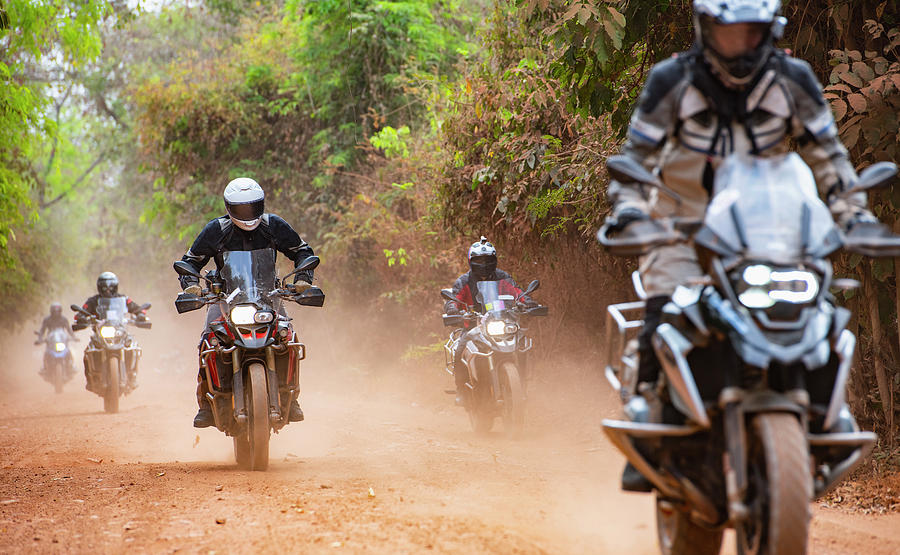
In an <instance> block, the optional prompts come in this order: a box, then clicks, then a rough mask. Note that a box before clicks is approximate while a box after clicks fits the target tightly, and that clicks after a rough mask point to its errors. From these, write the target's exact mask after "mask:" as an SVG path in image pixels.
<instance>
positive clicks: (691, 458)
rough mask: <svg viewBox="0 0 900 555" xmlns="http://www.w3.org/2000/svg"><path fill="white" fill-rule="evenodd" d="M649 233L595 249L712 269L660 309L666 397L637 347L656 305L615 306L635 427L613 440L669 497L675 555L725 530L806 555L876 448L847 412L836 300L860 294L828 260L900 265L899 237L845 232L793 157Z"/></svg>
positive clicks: (879, 168)
mask: <svg viewBox="0 0 900 555" xmlns="http://www.w3.org/2000/svg"><path fill="white" fill-rule="evenodd" d="M607 166H608V169H609V172H610V175H611V176H612V177H613V178H615V179H618V180H620V181H623V182H638V183H642V184H646V185H648V186H651V187H654V186H655V187H659V188H660V189H661V192H662V193H663V194H666V193H667V191H665V190H663V189H662V188H663V186H662V184H661V183H660V182H659V180H658V179H657V177H656V176H655V175H653V174H651V173H650V172H648V171H646V170H645V169H644V168H643V167H642V166H640V165H639V164H638V163H636V162H634V161H633V160H631V159H629V158H626V157H622V156H615V157H611V158H610V159H609V160H608V162H607ZM896 172H897V168H896V166H894V165H893V164H890V163H879V164H876V165H874V166H872V167H870V168H868V169H867V170H865V171H863V172H862V173H861V175H860V180H859V183H858V184H857V185H856V186H855V187H854V188H853V189H852V190H850V191H848V192H846V193H844V194H847V195H849V194H852V193H854V192H857V191H862V190H866V189H870V188H873V187H877V186H883V185H886V184H889V183H890V182H891V181H893V179H894V177H895V175H896ZM669 193H670V192H669ZM671 194H673V193H671ZM629 227H631V226H629ZM636 229H637V231H635V232H632V233H629V232H628V228H626V231H625V232H623V233H621V234H618V235H612V234H611V226H610V224H608V223H607V224H606V225H604V226H603V227H602V228H601V229H600V231H599V232H598V239H599V240H600V242H601V243H602V244H603V245H604V246H606V247H607V248H609V250H610V251H611V252H612V253H613V254H617V255H622V256H633V255H639V254H645V253H647V252H649V251H650V250H651V249H653V248H654V247H657V246H659V245H667V244H675V243H678V242H689V243H692V244H693V245H694V246H695V248H696V250H697V252H698V258H699V260H700V261H701V263H702V264H703V265H704V268H705V270H706V271H707V272H708V275H707V276H705V277H704V278H702V279H699V280H696V282H695V283H688V284H684V285H683V286H680V287H679V288H678V289H677V290H676V291H675V293H674V294H673V295H672V299H671V302H669V303H668V304H667V305H666V306H665V307H664V308H663V316H662V323H661V324H660V325H659V326H658V327H657V328H656V331H655V333H654V336H653V338H652V344H653V348H654V351H655V353H656V355H657V357H658V359H659V361H660V363H661V366H662V373H661V375H660V377H659V379H658V380H657V382H656V383H655V384H654V385H651V384H646V383H645V384H640V388H639V384H638V379H637V368H638V357H637V348H636V341H634V340H633V339H632V337H633V336H634V334H635V332H637V331H638V330H640V327H641V323H642V322H641V320H640V317H641V313H642V311H643V302H642V301H637V302H631V303H621V304H616V305H611V306H609V307H608V321H607V333H608V334H609V335H608V338H607V356H608V357H609V358H608V363H607V365H606V376H607V379H608V381H609V382H610V384H611V385H612V387H613V388H614V389H615V390H616V391H617V392H618V393H619V395H620V398H621V401H622V403H623V405H624V409H625V414H626V416H627V417H628V419H627V420H604V421H603V429H604V431H605V432H606V434H607V435H608V436H609V438H610V440H611V441H612V443H613V444H614V445H615V446H616V447H617V448H618V449H619V450H620V451H621V452H622V453H623V454H624V455H625V457H626V458H627V459H628V461H629V462H630V463H631V464H632V465H633V466H634V467H635V468H636V469H637V470H638V471H639V472H640V473H641V474H642V475H643V476H644V477H645V478H647V479H648V480H649V481H650V482H651V483H652V485H653V489H655V490H656V520H657V533H658V537H659V545H660V548H661V550H662V552H663V553H676V554H687V553H691V554H703V553H718V552H719V549H720V546H721V543H722V533H723V530H724V529H725V528H734V529H735V532H736V539H737V551H738V552H739V553H742V554H745V553H746V554H749V553H768V554H797V553H804V552H805V551H806V548H807V536H808V529H809V521H810V511H809V503H810V502H811V501H812V500H813V499H814V498H816V497H818V496H821V495H822V494H824V493H825V492H827V491H828V490H829V489H830V488H832V487H833V486H834V485H835V484H836V483H837V482H838V481H839V480H840V479H841V478H842V477H843V476H845V475H846V474H847V473H848V472H849V471H850V470H852V469H853V468H854V467H855V466H856V465H857V464H858V463H859V462H860V461H861V460H862V459H863V458H864V457H865V456H866V454H867V453H868V452H869V450H870V449H871V448H872V446H873V444H874V442H875V440H876V436H875V434H873V433H871V432H862V431H860V430H859V428H858V427H857V426H856V422H855V420H854V419H853V417H852V416H851V414H850V412H849V409H848V408H847V404H846V402H845V386H846V383H847V379H848V377H849V375H850V369H851V364H852V361H853V355H854V350H855V346H856V338H855V336H854V335H853V333H851V332H850V330H848V329H847V324H848V322H849V321H850V317H851V313H850V311H849V310H847V309H845V308H842V307H840V306H838V305H837V303H836V300H835V298H834V296H833V295H832V293H830V291H829V290H830V289H847V288H850V287H854V286H857V285H858V283H856V282H853V281H852V280H846V279H843V280H842V279H835V278H834V276H833V273H832V266H831V263H830V262H829V261H828V260H827V258H826V257H827V256H828V255H830V254H832V253H834V252H836V251H837V250H839V249H841V248H843V249H846V250H849V251H853V252H857V253H861V254H863V255H867V256H896V255H898V254H900V240H898V237H896V236H893V235H891V234H890V233H888V232H886V230H885V228H883V227H881V226H880V225H878V224H858V225H857V226H856V227H854V228H853V230H852V231H851V232H849V233H847V234H845V233H843V232H842V231H841V230H840V229H839V228H838V226H837V225H836V224H835V222H834V220H833V219H832V216H831V213H830V211H829V209H828V207H827V206H826V205H825V204H824V203H823V202H822V201H821V200H820V199H819V197H818V195H817V192H816V187H815V182H814V179H813V175H812V172H811V171H810V170H809V168H808V167H807V166H806V165H805V164H804V163H803V161H802V160H801V159H800V157H799V156H798V155H796V154H793V153H792V154H789V155H787V156H784V157H777V158H765V159H762V158H753V157H746V156H743V157H742V156H734V157H731V158H728V159H726V160H725V161H724V162H723V164H722V166H721V167H720V168H719V170H718V171H717V173H716V179H715V183H714V191H713V197H712V200H711V202H710V204H709V206H708V208H707V211H706V214H705V216H704V217H703V219H702V221H685V220H681V221H679V220H666V221H662V222H659V221H645V222H639V225H638V226H636ZM635 284H636V289H637V290H638V295H639V297H642V296H643V295H642V288H641V287H640V280H639V279H635Z"/></svg>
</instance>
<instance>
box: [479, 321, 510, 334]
mask: <svg viewBox="0 0 900 555" xmlns="http://www.w3.org/2000/svg"><path fill="white" fill-rule="evenodd" d="M484 329H485V331H487V334H488V335H506V322H504V321H503V320H491V321H490V322H488V323H487V324H485V326H484Z"/></svg>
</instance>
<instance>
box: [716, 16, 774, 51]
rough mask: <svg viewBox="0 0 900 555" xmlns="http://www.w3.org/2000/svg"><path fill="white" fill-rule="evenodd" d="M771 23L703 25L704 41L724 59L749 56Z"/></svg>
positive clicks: (759, 43)
mask: <svg viewBox="0 0 900 555" xmlns="http://www.w3.org/2000/svg"><path fill="white" fill-rule="evenodd" d="M770 27H771V23H728V24H723V23H717V22H715V21H707V22H705V25H704V31H705V33H704V34H705V35H706V36H705V37H704V39H705V42H706V43H707V45H708V46H709V47H710V48H712V49H713V50H715V51H716V53H717V54H718V55H719V56H721V57H722V58H724V59H726V60H734V59H737V58H741V57H744V56H751V55H753V54H755V53H756V52H757V49H758V48H759V46H760V45H761V44H762V43H763V41H764V40H765V39H766V35H767V34H768V33H769V28H770Z"/></svg>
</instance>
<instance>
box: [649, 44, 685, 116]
mask: <svg viewBox="0 0 900 555" xmlns="http://www.w3.org/2000/svg"><path fill="white" fill-rule="evenodd" d="M690 56H691V54H690V52H681V53H679V54H675V55H673V56H672V57H670V58H667V59H665V60H663V61H661V62H658V63H657V64H656V65H654V66H653V67H652V68H650V72H649V73H648V74H647V81H646V83H645V84H644V90H643V91H642V93H641V100H640V104H641V109H642V110H644V111H645V112H652V111H653V109H654V108H655V107H656V105H657V103H658V102H659V101H660V100H662V99H663V98H664V97H665V96H666V95H668V94H670V93H671V92H673V91H674V90H675V89H676V88H677V85H678V83H679V82H681V81H687V80H688V79H689V77H690V71H689V69H690V62H691V60H690Z"/></svg>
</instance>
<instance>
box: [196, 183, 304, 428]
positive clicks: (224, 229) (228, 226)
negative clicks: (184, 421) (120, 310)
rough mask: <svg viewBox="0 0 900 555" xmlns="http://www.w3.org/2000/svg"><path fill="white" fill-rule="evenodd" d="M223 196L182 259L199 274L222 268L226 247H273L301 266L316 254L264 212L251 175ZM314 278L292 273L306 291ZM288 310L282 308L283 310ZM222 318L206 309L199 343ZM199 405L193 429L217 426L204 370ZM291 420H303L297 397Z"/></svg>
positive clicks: (216, 311)
mask: <svg viewBox="0 0 900 555" xmlns="http://www.w3.org/2000/svg"><path fill="white" fill-rule="evenodd" d="M223 196H224V199H225V210H226V214H225V215H224V216H221V217H218V218H215V219H214V220H211V221H210V222H209V223H208V224H206V227H204V228H203V230H201V231H200V234H199V235H198V236H197V238H196V239H195V240H194V243H193V244H192V245H191V248H190V249H188V251H187V253H185V255H184V256H183V257H182V258H181V259H182V260H183V261H184V262H187V263H188V264H190V265H191V266H193V267H194V268H195V269H196V270H197V271H198V272H199V271H200V270H202V269H203V267H204V266H206V264H207V263H208V262H209V260H210V259H211V258H212V259H214V260H215V262H216V268H217V269H220V268H221V267H222V263H223V258H222V254H223V253H224V252H226V251H249V250H256V249H265V248H273V249H276V250H278V251H280V252H281V253H282V254H284V255H285V256H287V257H288V258H289V259H291V260H292V261H293V262H294V266H295V267H296V266H297V265H298V264H300V263H301V262H303V261H304V260H306V258H307V257H309V256H312V255H313V254H314V253H313V250H312V249H311V248H310V246H309V245H307V244H306V242H305V241H304V240H303V239H301V238H300V236H299V235H298V234H297V232H296V231H294V229H293V228H292V227H291V226H290V224H288V223H287V222H286V221H284V220H283V219H282V218H280V217H279V216H277V215H275V214H268V213H265V210H264V209H265V193H264V191H263V189H262V187H260V185H259V183H257V182H256V181H254V180H253V179H250V178H249V177H239V178H237V179H234V180H232V181H231V182H229V183H228V185H227V186H226V187H225V191H224V193H223ZM178 279H179V281H180V282H181V287H182V289H184V291H185V293H189V294H194V295H199V294H200V291H201V289H200V283H199V281H198V280H197V278H195V277H193V276H179V278H178ZM312 280H313V272H312V270H307V271H304V272H299V273H298V274H296V276H295V277H294V285H293V287H294V290H295V291H296V292H302V291H305V290H306V289H308V288H309V287H311V284H312ZM281 313H282V314H284V309H283V308H282V309H281ZM221 318H223V316H222V311H221V309H220V308H219V305H218V304H213V305H210V307H209V309H208V311H207V313H206V326H205V328H204V330H203V333H202V334H201V336H200V344H201V345H202V343H203V337H204V336H206V335H207V334H208V333H209V332H210V325H211V324H212V322H214V321H216V320H219V319H221ZM197 381H198V385H197V404H198V405H199V410H198V411H197V415H196V416H195V417H194V427H195V428H206V427H209V426H213V425H215V421H214V419H213V414H212V408H211V407H210V405H209V401H207V400H206V393H207V392H208V391H209V384H207V382H206V376H205V375H204V373H203V370H202V368H201V369H200V372H199V375H198V377H197ZM288 419H289V421H290V422H300V421H302V420H303V411H302V410H301V409H300V404H299V403H298V402H297V401H296V400H294V401H293V402H292V403H291V410H290V414H289V415H288Z"/></svg>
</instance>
